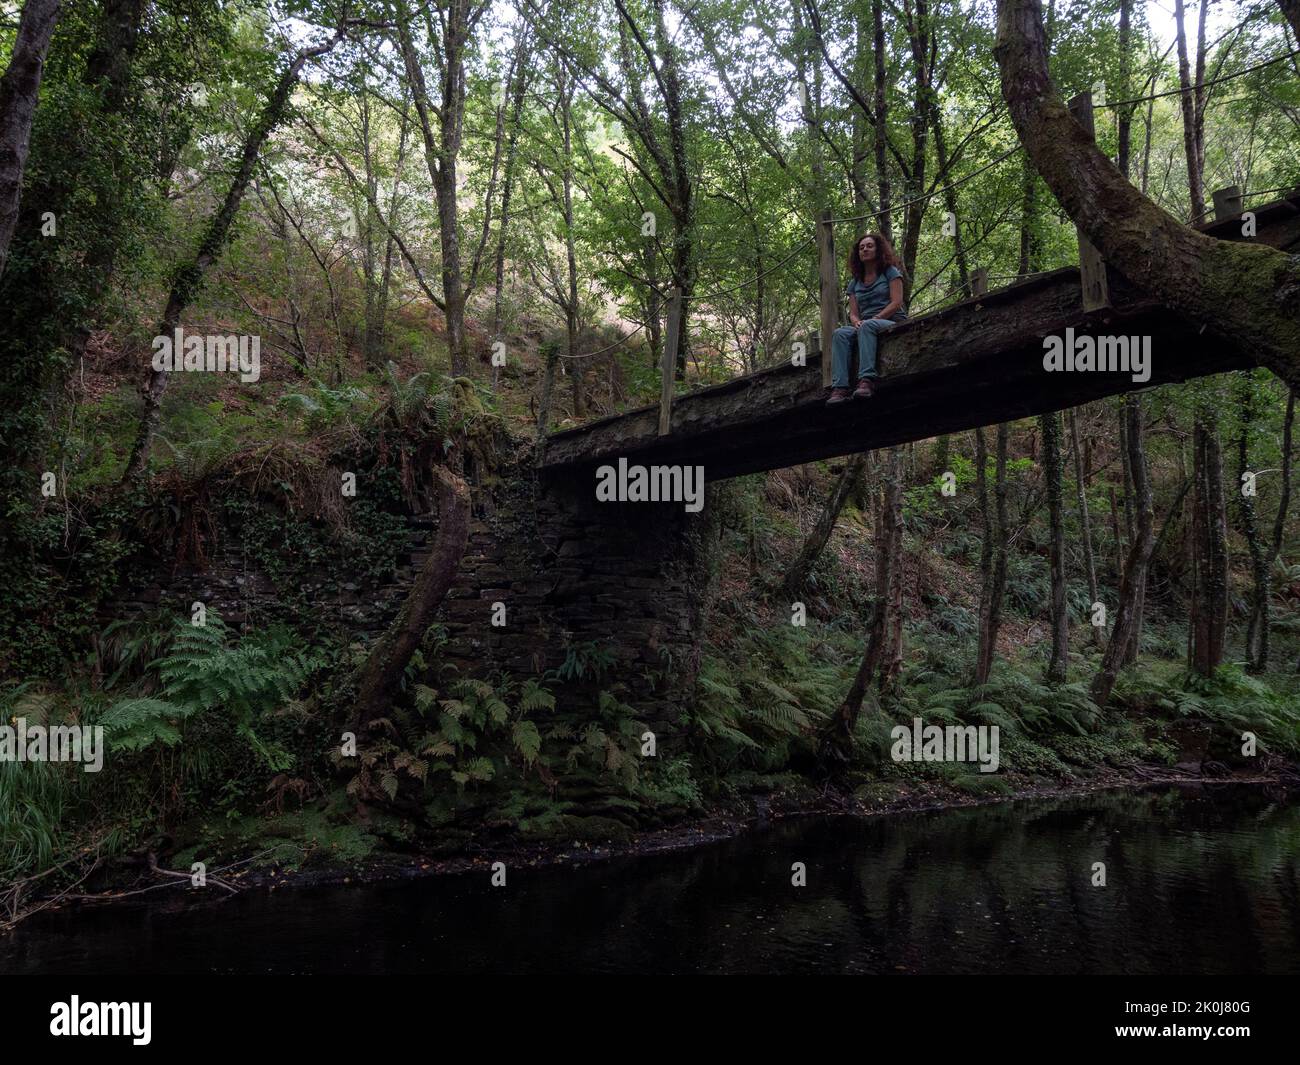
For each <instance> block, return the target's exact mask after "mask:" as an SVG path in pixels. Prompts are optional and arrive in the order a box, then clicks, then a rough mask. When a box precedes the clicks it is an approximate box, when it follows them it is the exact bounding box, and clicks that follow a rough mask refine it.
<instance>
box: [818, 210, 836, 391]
mask: <svg viewBox="0 0 1300 1065" xmlns="http://www.w3.org/2000/svg"><path fill="white" fill-rule="evenodd" d="M817 253H818V260H817V272H818V276H819V277H820V279H821V311H822V349H821V351H822V386H823V387H825V388H829V387H830V383H831V342H832V340H833V339H834V337H835V327H836V326H838V325H839V324H840V311H839V295H840V291H839V290H840V285H839V280H838V278H837V277H836V274H835V232H834V230H833V229H832V228H831V212H830V209H829V208H827V209H826V210H824V211H822V216H821V220H820V221H819V222H818V223H817Z"/></svg>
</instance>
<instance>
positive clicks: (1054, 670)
mask: <svg viewBox="0 0 1300 1065" xmlns="http://www.w3.org/2000/svg"><path fill="white" fill-rule="evenodd" d="M1038 421H1039V425H1040V426H1041V427H1042V431H1043V472H1044V474H1045V476H1046V478H1047V511H1048V524H1049V526H1050V529H1051V548H1050V557H1051V570H1052V596H1051V603H1050V609H1049V614H1050V616H1051V624H1052V656H1051V658H1050V659H1049V660H1048V663H1047V682H1048V683H1049V684H1063V683H1064V682H1065V679H1066V674H1067V672H1068V670H1069V664H1070V616H1069V611H1068V609H1067V607H1066V598H1065V514H1064V508H1063V507H1062V505H1061V494H1062V490H1061V420H1060V416H1059V415H1058V414H1056V413H1055V412H1053V413H1051V414H1044V415H1042V416H1041V417H1040V418H1039V420H1038Z"/></svg>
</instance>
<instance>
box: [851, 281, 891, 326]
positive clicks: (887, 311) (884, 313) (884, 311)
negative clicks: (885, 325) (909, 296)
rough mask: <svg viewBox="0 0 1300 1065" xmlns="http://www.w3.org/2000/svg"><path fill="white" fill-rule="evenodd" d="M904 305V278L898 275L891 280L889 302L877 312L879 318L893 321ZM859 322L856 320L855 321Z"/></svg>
mask: <svg viewBox="0 0 1300 1065" xmlns="http://www.w3.org/2000/svg"><path fill="white" fill-rule="evenodd" d="M902 307H903V279H902V278H901V277H896V278H894V279H893V280H892V281H890V282H889V302H888V303H886V304H885V305H884V306H883V307H881V308H880V310H879V311H877V312H876V317H877V318H883V319H885V321H891V320H892V319H893V317H894V315H896V314H897V313H898V312H899V311H900V310H902ZM854 324H855V325H856V324H857V323H856V322H855V323H854Z"/></svg>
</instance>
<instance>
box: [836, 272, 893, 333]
mask: <svg viewBox="0 0 1300 1065" xmlns="http://www.w3.org/2000/svg"><path fill="white" fill-rule="evenodd" d="M902 276H903V272H902V271H901V270H900V269H899V268H898V267H897V266H887V267H885V270H884V273H881V274H877V275H876V280H875V281H874V282H872V283H871V284H870V285H864V284H863V283H862V282H861V281H859V280H858V279H857V278H856V277H855V278H854V279H853V280H852V281H850V282H849V287H848V291H847V292H846V293H845V295H848V296H856V297H857V300H858V315H859V316H860V317H861V318H862V320H863V321H864V322H865V321H866V320H867V319H868V318H874V317H876V315H877V314H879V313H880V312H881V311H883V310H884V309H885V308H886V307H887V306H889V283H890V282H891V281H893V280H894V278H896V277H902ZM906 317H907V312H906V311H905V310H904V309H903V308H901V307H900V308H899V310H898V313H897V314H895V315H894V318H895V319H900V318H906Z"/></svg>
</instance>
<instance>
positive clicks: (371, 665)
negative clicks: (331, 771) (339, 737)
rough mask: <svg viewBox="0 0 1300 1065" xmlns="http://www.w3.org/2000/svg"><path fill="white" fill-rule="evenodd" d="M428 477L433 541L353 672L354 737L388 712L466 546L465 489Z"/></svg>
mask: <svg viewBox="0 0 1300 1065" xmlns="http://www.w3.org/2000/svg"><path fill="white" fill-rule="evenodd" d="M433 476H434V479H435V480H436V481H437V482H438V484H437V490H438V539H437V542H436V543H435V544H434V546H433V551H432V552H431V553H430V555H429V558H428V561H426V562H425V564H424V568H423V569H421V570H420V573H419V575H418V576H417V577H416V578H415V584H414V585H412V587H411V592H410V594H409V595H408V596H407V597H406V602H405V603H403V604H402V609H401V610H400V611H399V612H398V615H397V618H396V619H395V620H394V621H393V624H392V625H391V626H390V627H389V628H388V631H386V632H385V633H384V634H383V635H382V636H381V637H380V638H379V640H378V641H377V642H376V643H375V645H374V647H372V648H371V649H370V654H369V655H368V656H367V657H366V660H365V662H364V663H362V665H361V668H360V669H359V670H357V674H356V677H355V678H354V681H355V686H356V693H357V694H356V706H355V709H354V711H353V717H352V729H353V731H354V732H356V733H358V735H359V734H360V733H361V730H362V729H364V728H365V727H366V725H367V724H368V723H369V722H371V721H373V720H374V719H375V718H377V717H382V716H383V715H384V713H385V712H386V711H387V709H388V706H389V704H390V703H391V701H392V698H393V693H394V692H395V691H396V690H397V686H398V684H399V683H400V682H401V679H402V675H403V673H404V672H405V670H406V666H407V663H409V662H410V661H411V655H413V654H414V653H415V650H416V648H418V647H419V646H420V642H421V641H422V640H423V639H424V634H425V632H426V631H427V630H428V628H429V624H430V622H431V621H432V620H433V615H434V613H435V612H436V611H437V609H438V606H439V605H440V604H441V603H442V600H443V598H444V597H445V596H446V594H447V590H448V589H449V588H450V587H451V582H452V581H453V580H455V578H456V573H457V571H458V570H459V569H460V560H461V558H462V557H463V556H464V554H465V546H466V544H467V543H468V542H469V512H470V500H469V488H468V487H467V486H466V484H465V482H464V481H463V480H462V479H461V478H460V477H458V476H457V475H456V474H454V473H452V472H451V471H450V470H449V469H447V468H446V467H445V466H435V467H434V468H433Z"/></svg>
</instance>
